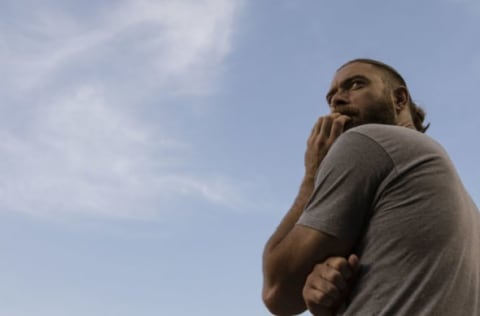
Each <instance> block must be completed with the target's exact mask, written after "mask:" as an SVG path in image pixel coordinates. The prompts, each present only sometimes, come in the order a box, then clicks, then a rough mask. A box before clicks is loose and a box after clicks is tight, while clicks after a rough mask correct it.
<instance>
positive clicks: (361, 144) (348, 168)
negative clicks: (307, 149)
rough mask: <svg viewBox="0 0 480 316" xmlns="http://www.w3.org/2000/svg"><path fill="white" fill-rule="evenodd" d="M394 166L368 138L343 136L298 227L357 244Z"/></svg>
mask: <svg viewBox="0 0 480 316" xmlns="http://www.w3.org/2000/svg"><path fill="white" fill-rule="evenodd" d="M393 166H394V164H393V162H392V159H391V158H390V156H389V155H388V154H387V153H386V152H385V150H384V149H383V147H382V146H381V145H379V144H378V143H377V142H376V141H375V140H373V139H372V138H370V137H369V136H367V135H364V134H362V133H359V132H355V131H348V132H347V133H344V134H342V135H341V136H340V137H339V138H338V139H337V141H336V142H335V143H334V144H333V145H332V147H331V149H330V150H329V152H328V154H327V156H326V157H325V158H324V160H323V161H322V163H321V165H320V167H319V170H318V174H317V177H316V181H315V189H314V192H313V194H312V196H311V198H310V201H309V202H308V204H307V205H306V207H305V209H304V212H303V214H302V215H301V216H300V219H299V221H298V223H297V224H300V225H304V226H308V227H311V228H313V229H316V230H319V231H321V232H323V233H326V234H329V235H331V236H334V237H337V238H338V239H341V240H344V241H347V242H351V243H352V244H353V243H355V241H357V240H358V238H359V237H360V236H361V234H362V232H363V231H364V229H365V227H366V225H367V224H368V220H369V218H370V216H371V210H372V203H373V200H374V198H375V196H376V194H377V190H378V188H379V186H380V184H381V182H382V181H383V180H384V179H385V177H386V176H387V175H388V174H389V172H390V171H391V170H392V168H393Z"/></svg>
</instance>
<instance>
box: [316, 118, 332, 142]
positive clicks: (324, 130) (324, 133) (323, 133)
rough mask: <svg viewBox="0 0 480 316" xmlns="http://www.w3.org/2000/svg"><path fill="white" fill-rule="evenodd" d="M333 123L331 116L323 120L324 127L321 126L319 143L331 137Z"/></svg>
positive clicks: (317, 140) (318, 136)
mask: <svg viewBox="0 0 480 316" xmlns="http://www.w3.org/2000/svg"><path fill="white" fill-rule="evenodd" d="M332 122H333V118H332V117H331V116H330V115H329V116H325V117H324V118H323V121H322V125H321V126H320V132H319V133H318V135H317V138H316V142H317V143H320V142H321V141H322V140H326V139H328V138H329V137H330V130H331V128H332Z"/></svg>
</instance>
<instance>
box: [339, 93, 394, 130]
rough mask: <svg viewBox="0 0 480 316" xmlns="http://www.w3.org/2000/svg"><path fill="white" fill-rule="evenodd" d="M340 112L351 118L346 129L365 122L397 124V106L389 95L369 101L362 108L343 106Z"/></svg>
mask: <svg viewBox="0 0 480 316" xmlns="http://www.w3.org/2000/svg"><path fill="white" fill-rule="evenodd" d="M339 112H341V113H342V114H345V115H347V116H349V117H350V118H351V120H350V121H349V122H348V123H347V124H346V126H345V129H344V130H345V131H346V130H348V129H350V128H353V127H356V126H360V125H364V124H387V125H396V113H395V107H394V104H393V102H392V101H391V100H390V99H389V98H388V97H387V96H383V97H381V98H379V99H378V100H375V101H373V102H371V103H369V104H368V105H367V106H364V107H362V109H361V110H360V109H358V108H357V107H350V106H348V105H347V106H344V108H343V107H342V109H341V111H339Z"/></svg>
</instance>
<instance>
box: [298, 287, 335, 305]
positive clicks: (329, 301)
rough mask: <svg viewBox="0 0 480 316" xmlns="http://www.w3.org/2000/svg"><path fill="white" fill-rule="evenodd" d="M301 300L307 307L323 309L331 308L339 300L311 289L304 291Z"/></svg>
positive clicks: (326, 293) (321, 291)
mask: <svg viewBox="0 0 480 316" xmlns="http://www.w3.org/2000/svg"><path fill="white" fill-rule="evenodd" d="M303 299H304V301H305V302H306V303H307V305H310V306H311V305H321V306H325V307H331V306H333V305H334V304H335V302H337V301H338V300H339V298H335V297H334V296H332V295H331V293H329V292H325V291H323V290H319V289H316V288H313V287H310V288H306V289H304V291H303Z"/></svg>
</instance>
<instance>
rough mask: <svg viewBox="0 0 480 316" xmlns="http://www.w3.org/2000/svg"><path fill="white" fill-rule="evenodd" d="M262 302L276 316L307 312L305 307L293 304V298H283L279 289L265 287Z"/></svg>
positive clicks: (289, 315)
mask: <svg viewBox="0 0 480 316" xmlns="http://www.w3.org/2000/svg"><path fill="white" fill-rule="evenodd" d="M262 300H263V303H264V304H265V306H266V307H267V309H268V310H269V311H270V313H272V314H273V315H276V316H291V315H296V314H300V313H302V312H304V311H305V309H306V308H305V305H304V304H303V300H302V304H300V305H299V304H292V303H293V302H292V297H288V298H287V297H285V298H282V297H281V295H280V293H279V288H278V287H275V286H274V287H269V288H268V287H264V289H263V291H262Z"/></svg>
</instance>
